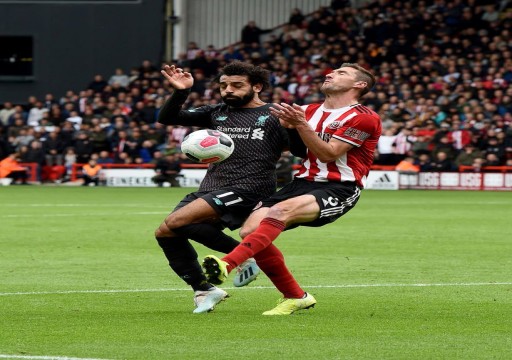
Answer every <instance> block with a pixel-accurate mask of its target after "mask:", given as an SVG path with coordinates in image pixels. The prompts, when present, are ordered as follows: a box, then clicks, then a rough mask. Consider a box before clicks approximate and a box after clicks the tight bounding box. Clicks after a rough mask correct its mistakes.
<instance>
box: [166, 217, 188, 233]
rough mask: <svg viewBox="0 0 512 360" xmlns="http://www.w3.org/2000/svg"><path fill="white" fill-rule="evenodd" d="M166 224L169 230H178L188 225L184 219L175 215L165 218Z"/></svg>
mask: <svg viewBox="0 0 512 360" xmlns="http://www.w3.org/2000/svg"><path fill="white" fill-rule="evenodd" d="M164 224H165V226H166V227H167V229H168V230H173V229H177V228H180V227H182V226H185V225H187V224H186V223H185V222H184V220H183V219H181V218H180V217H178V216H176V215H175V214H174V213H173V214H171V215H169V216H167V217H166V218H165V220H164Z"/></svg>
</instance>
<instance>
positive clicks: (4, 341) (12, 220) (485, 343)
mask: <svg viewBox="0 0 512 360" xmlns="http://www.w3.org/2000/svg"><path fill="white" fill-rule="evenodd" d="M191 190H193V189H169V188H151V189H149V188H101V187H99V188H89V187H50V186H48V187H37V186H33V187H32V186H26V187H23V186H10V187H1V188H0V358H12V359H20V358H24V359H54V358H55V359H69V358H80V359H83V358H87V359H179V360H183V359H212V360H213V359H223V360H226V359H258V360H264V359H308V360H318V359H507V358H510V357H511V356H512V355H511V353H512V192H449V191H440V192H436V191H365V192H363V194H362V197H361V200H360V201H359V204H358V205H357V206H356V208H355V209H354V210H352V211H351V212H350V213H348V214H347V215H346V216H344V217H343V218H341V219H340V220H338V221H337V222H335V223H334V224H331V225H328V226H326V227H323V228H318V229H310V228H306V227H303V228H298V229H295V230H292V231H288V232H285V233H283V234H282V235H281V236H280V238H279V239H278V240H277V241H276V245H277V246H278V247H279V248H281V250H282V251H283V253H284V254H285V257H286V260H287V263H288V265H289V267H290V269H291V270H292V272H293V273H294V275H295V276H296V278H297V279H298V280H299V282H300V283H301V285H303V287H304V289H305V290H307V291H309V292H311V293H312V294H313V295H314V296H315V297H316V299H317V300H318V304H317V306H316V307H315V308H314V309H311V310H307V311H302V312H299V313H296V314H294V315H292V316H288V317H265V316H262V315H261V313H262V312H263V311H265V310H268V309H271V308H272V307H274V305H275V303H276V300H277V299H278V298H279V293H278V292H277V291H276V290H275V289H274V288H273V287H272V285H271V283H270V282H269V281H268V279H267V278H266V277H265V276H264V275H262V276H260V277H259V278H258V280H257V281H256V282H254V283H253V284H251V285H250V286H248V287H246V288H241V289H238V288H233V287H232V285H231V284H230V283H228V284H227V285H226V286H225V287H224V288H225V289H226V290H227V291H228V292H229V293H230V295H231V297H230V298H229V299H227V300H226V301H225V302H223V303H221V304H220V305H219V306H218V307H217V308H216V309H215V311H214V312H212V313H208V314H199V315H196V314H192V310H193V308H194V307H193V302H192V292H191V290H189V289H188V288H187V287H186V286H185V285H184V283H182V282H181V280H179V279H178V278H177V277H176V276H175V275H174V273H172V272H171V271H170V269H169V268H168V265H167V263H166V261H165V258H164V256H163V254H162V253H161V251H160V249H159V248H158V246H157V244H156V242H155V240H154V239H153V231H154V229H155V228H156V227H157V226H158V225H159V224H160V222H161V221H162V220H163V219H164V217H165V216H166V214H167V213H168V212H169V211H170V210H171V209H172V208H173V206H174V205H175V204H176V203H177V202H178V201H179V200H180V199H181V198H182V197H183V196H184V195H185V194H186V192H187V191H191ZM233 234H234V235H235V236H236V235H237V233H236V232H235V233H233ZM197 250H198V253H199V256H200V257H202V256H204V255H207V254H209V253H211V251H209V250H208V249H206V248H204V247H202V246H197ZM230 280H231V279H230Z"/></svg>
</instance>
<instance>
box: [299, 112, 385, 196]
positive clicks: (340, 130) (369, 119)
mask: <svg viewBox="0 0 512 360" xmlns="http://www.w3.org/2000/svg"><path fill="white" fill-rule="evenodd" d="M302 108H303V109H304V111H305V113H306V120H307V122H308V124H309V126H311V128H312V129H313V130H314V131H315V132H316V134H317V135H318V137H320V138H321V139H322V140H323V141H325V142H329V140H330V139H331V138H335V139H337V140H341V141H345V142H347V143H349V144H351V145H353V146H354V147H353V148H352V149H351V150H350V151H348V152H347V153H346V154H345V155H343V156H342V157H341V158H339V159H337V160H336V161H331V162H328V163H323V162H320V161H319V160H318V159H317V157H316V156H315V155H314V154H313V153H312V152H311V151H310V150H309V149H308V152H307V158H306V159H304V160H303V161H302V165H301V167H300V169H299V171H298V172H297V174H295V177H297V178H302V179H305V180H308V181H318V182H328V181H335V182H336V181H338V182H344V181H355V182H356V183H357V185H358V186H360V187H364V186H365V183H366V177H367V176H368V173H369V172H370V166H371V165H372V163H373V156H374V151H375V147H376V146H377V142H378V140H379V137H380V134H381V131H382V126H381V121H380V117H379V115H377V114H376V113H375V112H374V111H372V110H371V109H369V108H367V107H366V106H363V105H360V104H356V105H351V106H345V107H342V108H339V109H325V108H324V106H323V104H310V105H304V106H302Z"/></svg>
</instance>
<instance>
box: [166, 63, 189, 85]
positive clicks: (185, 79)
mask: <svg viewBox="0 0 512 360" xmlns="http://www.w3.org/2000/svg"><path fill="white" fill-rule="evenodd" d="M160 72H161V73H162V75H163V76H164V77H165V78H166V79H167V81H169V84H170V85H171V86H172V87H173V88H175V89H188V88H191V87H192V85H194V78H193V77H192V74H191V73H189V72H186V71H183V69H181V68H177V67H176V66H174V65H164V67H163V69H162V70H161V71H160Z"/></svg>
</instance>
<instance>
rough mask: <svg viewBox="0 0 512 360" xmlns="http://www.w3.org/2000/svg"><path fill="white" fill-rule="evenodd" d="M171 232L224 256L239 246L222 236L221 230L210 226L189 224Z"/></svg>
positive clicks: (227, 236) (231, 239) (236, 242)
mask: <svg viewBox="0 0 512 360" xmlns="http://www.w3.org/2000/svg"><path fill="white" fill-rule="evenodd" d="M173 231H174V232H175V233H176V234H178V235H180V236H184V237H187V238H189V239H192V240H194V241H197V242H198V243H200V244H203V245H204V246H206V247H208V248H210V249H212V250H215V251H218V252H221V253H224V254H227V253H229V252H231V251H232V250H233V249H234V248H235V247H236V246H237V245H238V244H239V242H238V241H236V240H235V239H233V238H232V237H231V236H229V235H226V234H224V232H223V231H222V229H221V228H219V227H218V226H215V225H212V224H190V225H186V226H183V227H180V228H178V229H173Z"/></svg>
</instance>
